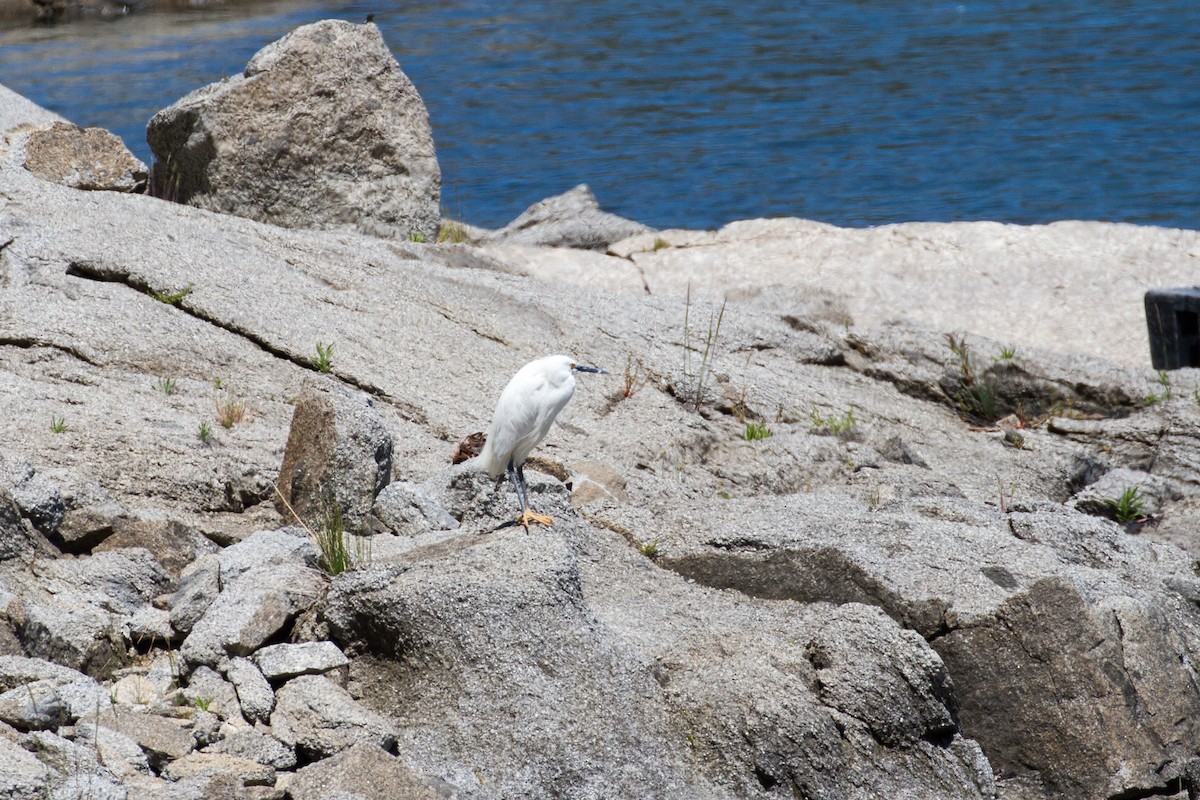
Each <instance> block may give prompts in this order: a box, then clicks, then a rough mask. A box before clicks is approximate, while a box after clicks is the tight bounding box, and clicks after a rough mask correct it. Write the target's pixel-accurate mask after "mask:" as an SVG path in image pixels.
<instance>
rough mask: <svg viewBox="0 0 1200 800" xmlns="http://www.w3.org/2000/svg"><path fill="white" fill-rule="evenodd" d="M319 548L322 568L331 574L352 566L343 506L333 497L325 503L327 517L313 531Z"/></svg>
mask: <svg viewBox="0 0 1200 800" xmlns="http://www.w3.org/2000/svg"><path fill="white" fill-rule="evenodd" d="M313 539H314V540H315V543H316V545H317V550H318V551H319V552H320V553H321V568H322V569H324V570H325V572H327V573H328V574H329V575H341V574H342V573H343V572H345V571H346V570H347V569H349V568H350V566H351V563H352V562H351V559H350V553H349V552H347V550H346V523H345V520H344V519H343V518H342V507H341V506H340V505H338V503H337V502H335V501H334V500H333V499H332V498H330V499H329V500H327V502H326V503H325V519H323V520H322V521H321V524H320V526H318V528H317V529H316V530H315V531H313Z"/></svg>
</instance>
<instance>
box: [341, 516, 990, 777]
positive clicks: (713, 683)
mask: <svg viewBox="0 0 1200 800" xmlns="http://www.w3.org/2000/svg"><path fill="white" fill-rule="evenodd" d="M564 534H565V537H566V539H567V541H566V542H564V541H563V536H564ZM583 536H584V534H583V530H582V529H580V528H575V527H573V526H571V525H570V523H567V527H566V528H565V529H559V528H557V527H556V529H555V532H552V533H544V534H542V533H540V532H539V535H534V534H526V533H524V532H523V531H521V530H520V529H517V530H515V531H510V532H505V533H496V534H493V535H492V536H491V537H489V538H488V539H480V538H478V537H473V536H472V537H468V536H464V537H458V538H457V539H455V540H452V541H448V542H446V543H444V544H442V545H440V546H434V547H430V548H426V552H424V553H420V554H418V553H417V552H414V553H413V554H411V555H410V556H408V557H407V558H405V559H404V560H403V561H401V562H399V563H396V564H393V565H389V566H387V567H372V568H367V569H364V570H360V571H357V572H354V573H348V574H346V575H343V576H342V577H340V578H339V579H338V580H336V581H335V582H334V584H333V587H332V591H331V594H330V600H329V607H328V609H327V615H328V617H329V619H330V621H331V623H332V625H333V629H334V632H335V634H336V635H337V636H338V637H339V638H343V639H347V640H349V641H351V642H356V643H358V646H359V647H361V648H368V649H370V650H371V651H372V652H375V653H376V654H378V656H380V658H378V659H370V660H359V661H356V662H352V666H351V672H352V679H353V680H352V687H351V688H352V689H356V690H357V691H358V692H359V693H360V694H362V695H363V697H364V702H367V703H369V704H370V705H371V706H373V707H375V708H377V709H379V710H383V709H389V710H390V713H391V714H392V715H394V716H395V715H397V714H399V720H400V723H401V726H402V727H403V728H404V729H405V730H406V731H407V746H406V748H405V750H404V752H403V753H402V756H403V757H405V758H406V759H407V760H409V761H410V762H413V763H416V764H418V765H420V767H421V769H422V771H426V772H430V773H432V774H434V775H436V776H438V777H439V778H441V779H442V780H444V781H446V782H447V783H448V784H449V785H452V786H456V787H457V788H458V789H459V790H464V789H465V788H466V786H468V785H472V784H469V783H465V782H467V781H472V780H473V779H471V778H469V776H468V775H467V774H464V773H463V772H462V771H461V768H460V767H459V766H457V765H455V764H454V763H452V762H450V761H448V760H446V759H444V758H442V757H441V756H440V755H439V753H440V752H444V749H445V748H446V747H448V746H451V745H450V743H451V742H454V741H459V740H463V739H466V740H470V741H474V742H477V746H476V747H475V752H476V755H475V756H474V763H475V764H476V769H478V770H479V771H480V772H481V774H482V775H483V776H484V785H485V786H486V787H488V788H486V789H478V790H475V791H479V792H481V793H482V796H489V797H490V796H505V795H507V794H510V793H512V792H516V791H519V788H518V787H519V785H520V784H521V783H522V782H524V783H525V784H527V785H528V784H529V783H532V784H533V785H548V783H550V782H553V783H554V784H555V785H557V786H559V787H560V788H561V789H562V790H563V791H566V792H568V793H586V792H587V791H589V789H588V787H595V786H605V787H606V791H608V792H611V793H612V794H613V795H616V796H624V795H627V794H629V793H630V792H633V791H635V787H637V786H641V787H642V788H641V791H642V792H643V793H648V794H650V795H653V796H759V795H760V794H761V793H762V792H764V790H765V789H766V788H771V787H774V786H779V787H787V789H786V791H799V792H801V793H804V794H806V795H809V796H814V797H834V796H854V793H855V792H857V791H863V788H861V787H858V788H856V786H855V783H854V779H852V778H850V777H849V775H850V774H851V773H857V774H859V775H861V776H862V778H861V780H862V781H863V782H864V786H865V785H867V784H869V785H872V786H877V785H879V784H880V783H883V784H886V785H889V786H894V787H901V786H905V785H908V786H913V785H925V784H924V781H926V780H928V779H929V777H930V776H936V778H934V779H933V780H932V781H930V783H929V784H928V785H929V787H930V791H931V792H936V793H937V796H943V797H985V796H989V795H988V793H987V792H988V787H989V786H990V782H991V774H990V771H989V770H988V769H987V768H986V761H985V760H984V759H983V757H982V755H981V754H980V753H979V751H978V749H977V747H975V745H973V744H972V743H970V742H969V741H967V740H962V739H961V738H960V737H958V736H957V735H956V728H955V723H954V722H953V721H952V720H951V711H950V710H949V709H947V708H946V707H945V705H944V697H939V696H938V695H939V693H942V694H944V695H948V692H947V691H946V689H945V687H944V686H943V684H945V682H946V681H947V676H946V674H945V672H944V670H943V669H942V668H941V665H940V660H939V659H938V658H937V656H936V655H935V654H933V653H932V652H931V651H929V650H928V646H927V645H925V643H924V641H923V640H922V639H920V637H918V636H915V635H913V636H911V637H910V638H908V639H904V640H903V641H904V645H903V648H904V649H905V653H904V655H905V657H906V658H909V659H911V658H913V653H912V652H908V651H909V650H915V652H916V653H922V654H924V657H923V660H918V662H917V663H919V664H922V665H924V666H923V667H918V668H914V669H913V670H912V671H911V672H910V674H909V675H908V676H906V677H907V678H908V679H909V680H911V681H912V685H908V686H907V688H904V687H901V686H899V685H897V687H896V691H897V693H898V694H904V693H905V691H907V692H908V694H907V695H905V699H908V700H909V706H910V707H912V708H915V709H920V713H918V712H916V711H914V712H912V714H911V717H910V718H906V719H905V720H904V724H905V725H904V729H905V731H906V733H907V734H909V736H910V738H909V739H908V740H905V739H903V738H897V739H895V740H893V741H890V742H887V743H886V744H887V746H889V747H892V748H893V749H894V750H895V752H893V753H890V754H889V756H890V758H889V759H888V761H889V762H890V763H887V765H886V766H885V767H883V768H882V769H881V768H880V761H881V760H882V759H880V758H879V753H878V752H877V751H878V750H879V744H878V743H877V742H876V741H875V740H874V739H873V738H872V735H871V732H870V731H869V730H868V729H867V728H865V727H864V726H863V723H862V721H861V718H855V717H851V716H850V715H849V714H843V715H839V717H838V718H837V719H836V720H835V719H834V718H832V717H831V714H830V709H829V708H825V707H823V706H822V704H821V702H820V701H819V700H818V699H817V697H816V696H815V692H816V687H817V685H818V680H817V676H816V674H815V673H814V670H813V667H812V666H811V665H810V664H809V661H808V658H807V656H806V655H805V648H806V643H807V642H808V641H809V639H811V638H812V637H813V636H814V634H816V632H817V631H818V630H820V629H821V628H822V627H824V626H827V625H832V624H834V622H833V620H832V619H831V618H830V612H829V609H820V610H817V611H814V612H810V613H809V614H806V615H805V619H804V620H803V621H802V622H801V621H798V620H797V619H796V618H795V617H791V618H789V617H786V616H784V615H778V616H776V615H775V614H774V612H772V611H771V610H769V609H758V608H756V607H755V604H745V603H738V602H729V601H722V600H721V599H720V598H719V597H718V596H716V595H715V594H714V595H712V596H711V598H706V600H712V601H715V602H714V603H713V604H712V605H710V603H709V602H705V603H704V604H703V607H704V608H705V609H706V611H705V616H704V618H703V620H702V621H701V620H696V619H690V620H687V621H686V622H683V623H680V622H672V615H671V614H670V612H669V611H667V609H669V608H676V607H677V605H676V603H677V602H678V599H680V596H681V595H689V594H690V595H693V596H694V591H695V590H693V589H689V588H688V587H687V585H686V584H685V583H684V582H683V581H681V580H679V579H678V578H675V579H673V580H672V579H667V580H665V581H664V580H661V579H655V578H653V577H652V573H654V572H655V571H656V570H655V569H654V568H653V567H652V566H651V565H650V564H649V563H648V562H646V561H644V560H643V559H641V557H640V556H638V555H637V554H636V553H634V552H632V551H630V550H629V548H627V547H626V546H625V545H624V542H623V541H622V540H621V539H620V538H618V537H615V536H613V535H611V534H609V535H607V536H602V537H601V538H602V540H603V541H596V542H590V543H588V544H587V545H584V544H583V543H582V537H583ZM610 562H611V563H615V564H617V565H618V568H619V569H620V570H622V571H625V570H629V571H630V572H631V573H632V574H630V576H629V577H630V578H631V579H632V580H631V582H623V583H622V585H621V587H620V588H619V589H613V588H611V587H602V586H601V585H599V584H603V583H604V582H605V581H606V578H605V577H604V576H603V575H602V574H601V573H603V572H604V571H605V570H604V569H602V568H599V567H598V565H599V564H603V563H610ZM485 563H486V564H491V565H493V566H492V567H490V568H489V569H487V570H486V571H485V570H483V569H481V566H482V565H483V564H485ZM592 581H597V582H598V584H597V585H595V586H593V585H592ZM593 592H595V593H594V594H593ZM617 593H620V594H621V596H622V600H621V601H619V602H613V601H614V600H616V594H617ZM714 605H715V608H714V607H713V606H714ZM780 611H782V609H780ZM749 619H754V620H755V622H756V623H757V624H756V626H755V628H754V629H753V632H745V628H746V625H747V623H748V621H749ZM789 619H790V620H791V621H788V620H789ZM872 620H873V623H874V624H875V625H882V626H883V627H884V628H885V629H886V630H889V631H892V632H893V634H892V635H893V636H899V635H900V634H901V633H902V632H901V631H900V630H899V629H898V628H897V627H896V626H895V624H894V623H892V622H891V621H890V620H887V619H886V618H885V617H883V615H882V614H878V613H877V612H876V613H875V614H874V617H873V618H872ZM739 631H742V632H743V633H739ZM847 639H848V640H849V641H854V638H853V637H852V636H848V637H847ZM739 654H740V655H739ZM861 655H862V654H861V653H857V652H856V653H854V658H861ZM393 660H394V661H393ZM731 661H732V663H730V662H731ZM930 668H931V669H930ZM924 669H930V671H929V672H928V673H927V674H922V670H924ZM718 673H719V674H720V675H721V676H722V677H721V678H720V679H719V680H718V679H716V677H715V675H716V674H718ZM735 676H740V677H737V678H735ZM731 682H732V683H731ZM896 683H897V684H899V681H897V682H896ZM505 687H507V688H505ZM859 688H865V687H859ZM922 688H924V694H921V693H920V692H921V689H922ZM402 697H404V698H409V699H408V700H407V701H406V705H405V706H404V708H405V710H404V711H402V712H397V711H396V710H395V709H397V708H398V706H397V705H396V704H397V703H399V702H401V701H400V698H402ZM895 699H896V698H895V697H887V698H882V699H881V700H884V701H888V702H890V701H894V700H895ZM868 704H869V703H868ZM435 708H436V709H440V711H437V712H435V711H434V709H435ZM581 708H586V709H588V711H587V713H586V714H585V715H580V714H579V709H581ZM939 709H940V711H939ZM850 710H851V711H859V712H861V709H850ZM871 710H872V711H873V712H874V713H875V715H876V716H878V717H880V718H886V717H887V715H889V714H895V713H902V712H897V711H896V710H895V709H892V708H890V707H889V706H888V705H887V703H885V702H880V704H879V707H873V708H872V709H871ZM922 713H923V714H924V715H925V716H924V717H922ZM714 715H716V716H714ZM567 717H570V718H571V720H572V722H570V723H567ZM503 719H519V720H522V721H523V722H522V724H521V725H520V726H519V727H518V728H516V729H513V730H510V731H508V732H507V734H506V735H505V736H499V735H495V734H494V733H493V731H494V730H495V729H496V726H502V725H503V723H501V722H500V720H503ZM926 720H927V721H926ZM835 722H836V724H835ZM838 725H840V726H841V727H842V728H843V729H846V728H847V727H849V728H850V729H853V730H856V731H858V733H857V734H856V736H850V735H849V734H844V733H843V734H841V735H839V734H838V733H836V732H835V731H836V730H837V726H838ZM898 727H899V726H898ZM831 734H832V735H831ZM926 734H930V738H934V739H937V740H938V741H939V742H940V744H939V745H937V746H932V747H927V746H926V745H927V743H926V742H925V741H924V739H922V737H923V736H924V735H926ZM847 738H849V739H850V741H847ZM685 742H692V743H693V744H692V746H691V747H687V746H685ZM835 742H836V743H835ZM916 742H920V744H914V743H916ZM806 743H807V744H806ZM697 748H699V752H697ZM580 754H586V755H584V757H583V758H578V757H577V755H580ZM868 756H869V758H868ZM851 765H853V769H850V766H851ZM552 774H557V775H559V776H560V777H558V778H551V777H550V775H552ZM568 775H569V776H570V777H567V776H568ZM930 796H933V795H930Z"/></svg>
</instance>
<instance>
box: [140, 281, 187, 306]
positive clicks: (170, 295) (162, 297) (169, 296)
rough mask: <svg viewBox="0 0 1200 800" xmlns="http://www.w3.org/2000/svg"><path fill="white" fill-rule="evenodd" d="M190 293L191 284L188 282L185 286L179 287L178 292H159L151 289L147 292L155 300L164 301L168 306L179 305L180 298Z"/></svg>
mask: <svg viewBox="0 0 1200 800" xmlns="http://www.w3.org/2000/svg"><path fill="white" fill-rule="evenodd" d="M191 293H192V286H191V284H188V285H187V286H185V287H183V288H182V289H180V290H179V291H178V292H167V293H165V294H163V293H160V292H155V291H151V292H150V293H149V294H150V296H151V297H153V298H154V299H155V300H157V301H158V302H160V303H166V304H167V305H169V306H177V305H179V301H180V300H182V299H183V298H185V297H187V296H188V295H189V294H191Z"/></svg>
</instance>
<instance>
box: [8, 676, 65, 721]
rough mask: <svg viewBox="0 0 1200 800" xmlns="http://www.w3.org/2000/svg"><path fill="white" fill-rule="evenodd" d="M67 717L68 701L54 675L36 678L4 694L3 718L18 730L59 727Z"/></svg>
mask: <svg viewBox="0 0 1200 800" xmlns="http://www.w3.org/2000/svg"><path fill="white" fill-rule="evenodd" d="M67 718H68V710H67V704H66V703H65V702H63V699H62V697H61V696H60V695H59V693H58V687H57V685H56V684H55V681H54V680H53V679H43V680H40V681H33V682H32V683H26V684H24V685H22V686H18V687H17V688H15V689H9V690H8V691H7V692H4V693H3V694H0V721H3V722H6V723H8V724H9V725H12V726H13V727H14V728H16V729H18V730H22V731H40V730H49V729H57V728H58V727H59V726H61V725H63V724H64V723H66V721H67Z"/></svg>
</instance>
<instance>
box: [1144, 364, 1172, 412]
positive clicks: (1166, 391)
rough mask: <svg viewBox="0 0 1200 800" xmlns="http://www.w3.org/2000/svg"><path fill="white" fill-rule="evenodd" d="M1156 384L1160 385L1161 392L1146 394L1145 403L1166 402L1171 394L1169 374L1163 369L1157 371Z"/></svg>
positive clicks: (1149, 404)
mask: <svg viewBox="0 0 1200 800" xmlns="http://www.w3.org/2000/svg"><path fill="white" fill-rule="evenodd" d="M1157 380H1158V385H1159V386H1161V387H1162V391H1161V392H1155V393H1151V394H1148V395H1146V405H1148V406H1152V405H1154V404H1155V403H1158V402H1160V401H1161V402H1164V403H1165V402H1168V401H1170V399H1171V397H1172V396H1173V388H1172V386H1171V374H1170V373H1169V372H1167V371H1166V370H1165V369H1160V370H1159V371H1158V377H1157Z"/></svg>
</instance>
